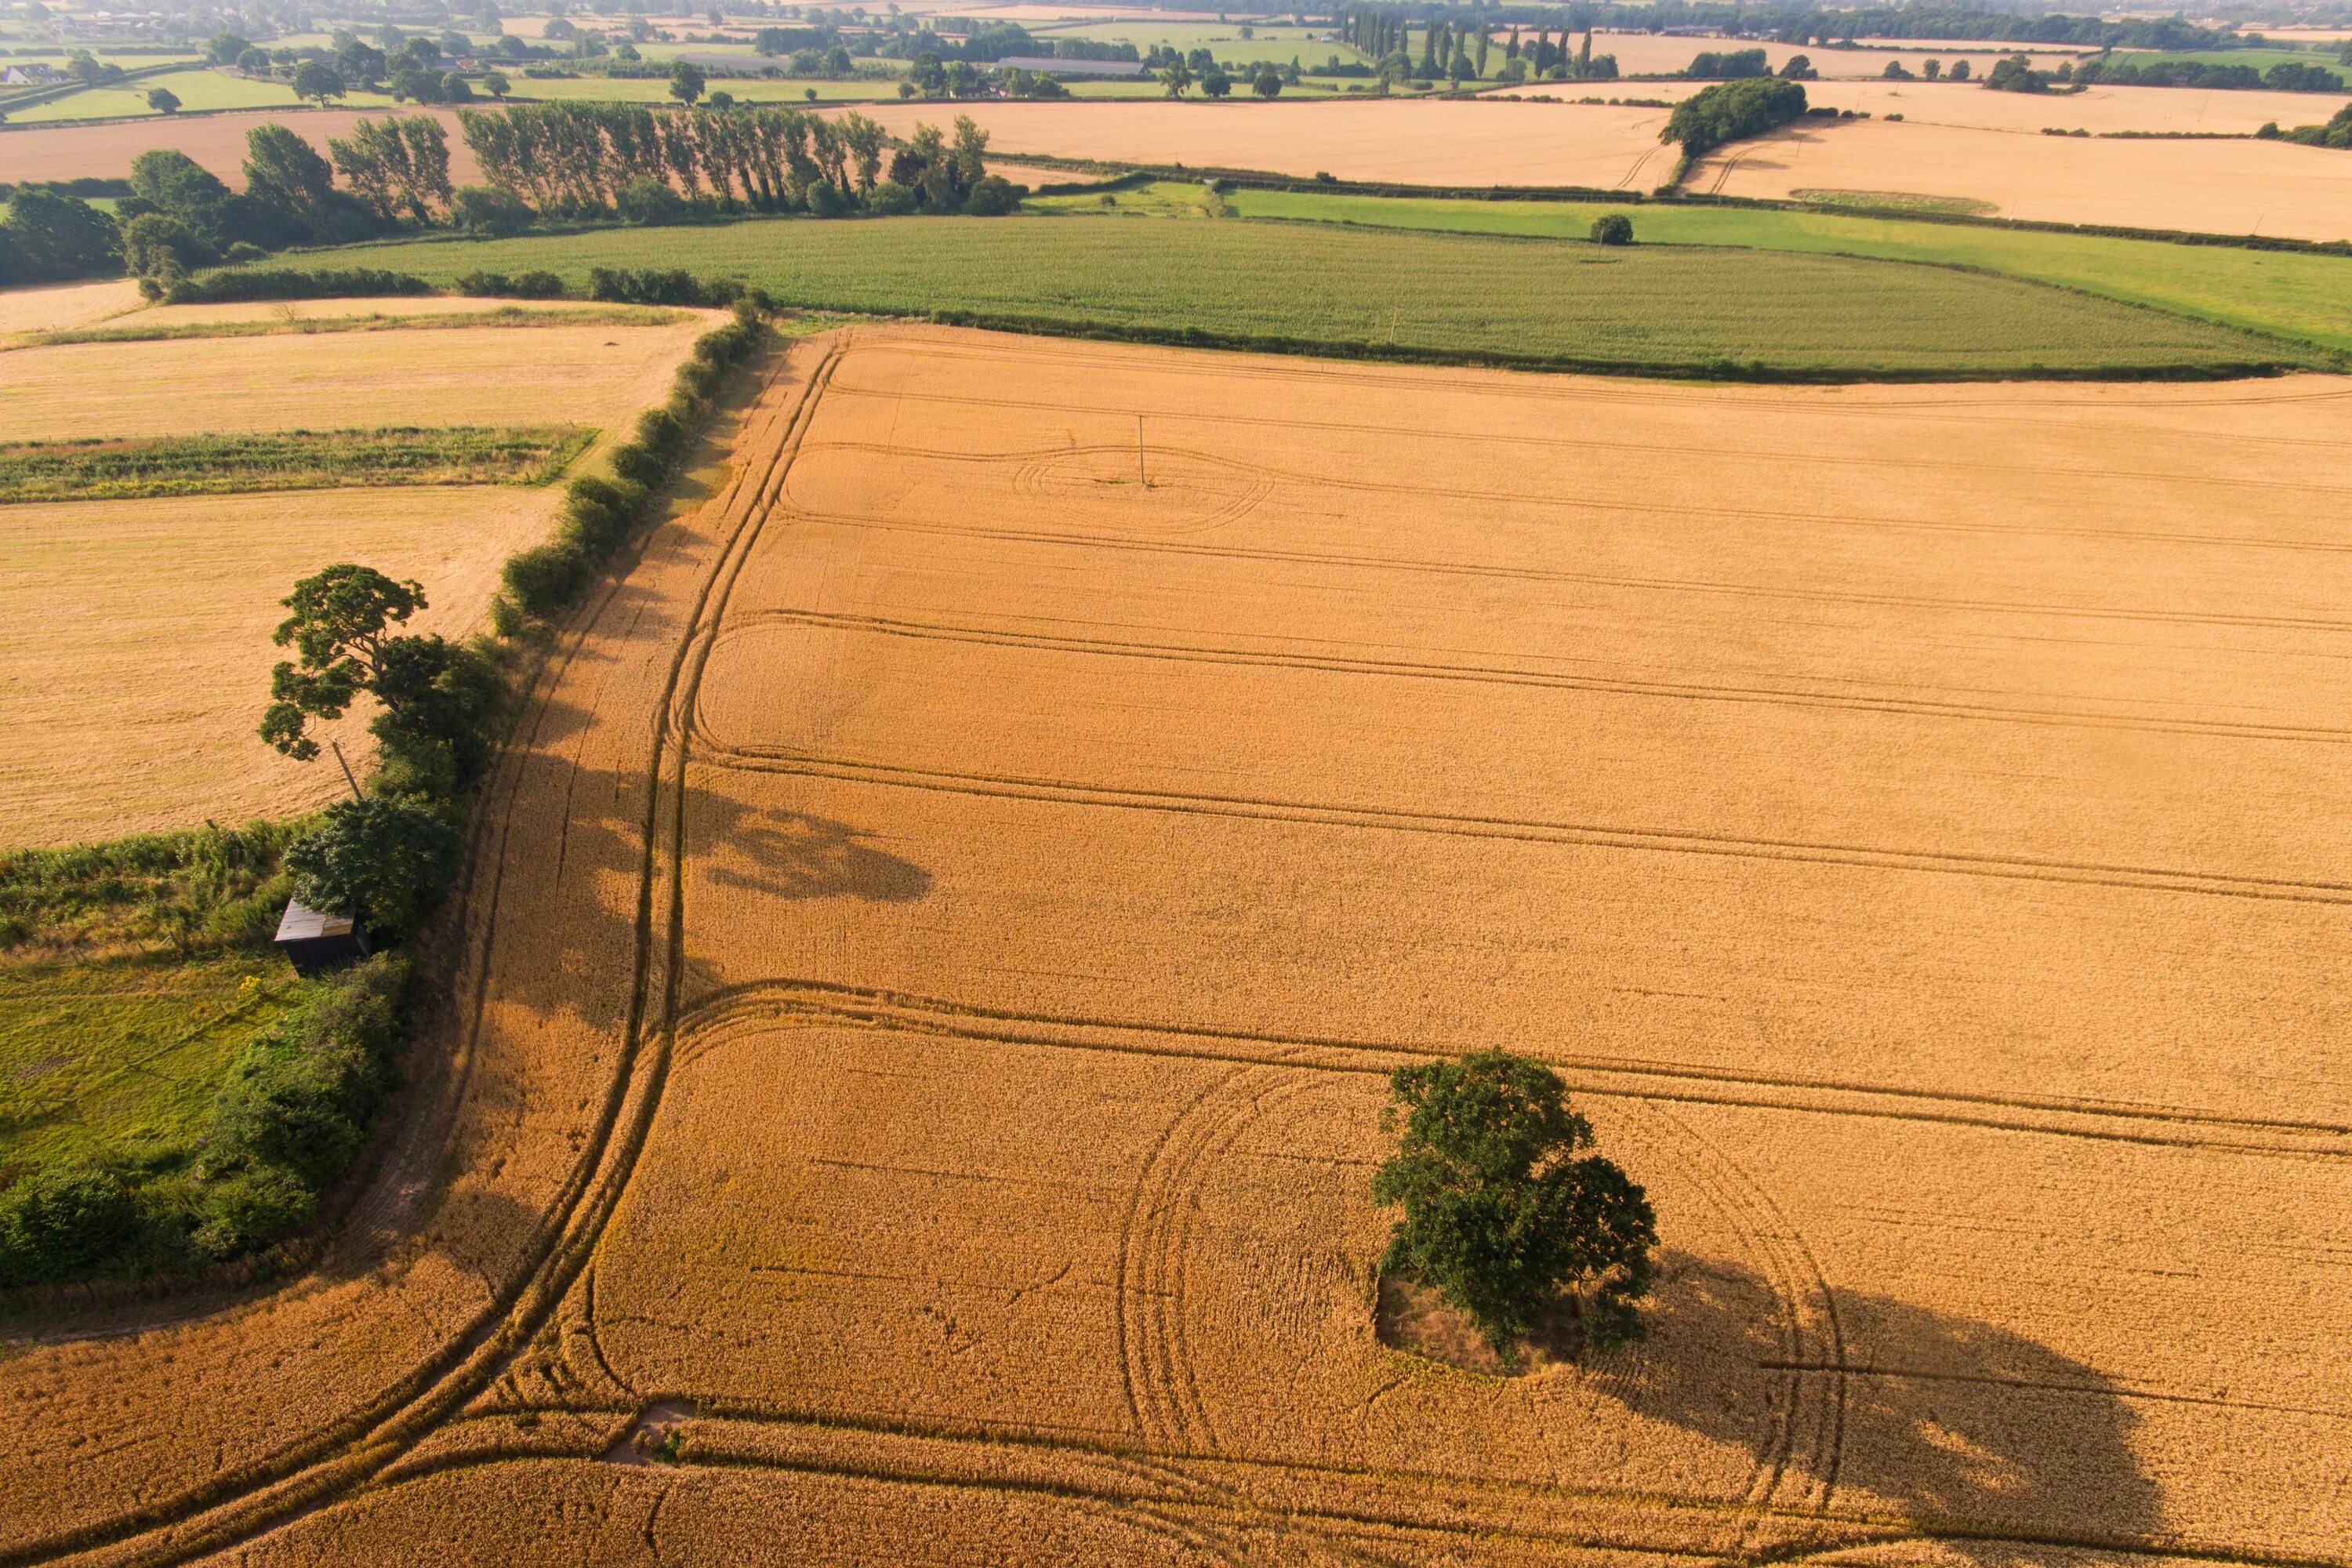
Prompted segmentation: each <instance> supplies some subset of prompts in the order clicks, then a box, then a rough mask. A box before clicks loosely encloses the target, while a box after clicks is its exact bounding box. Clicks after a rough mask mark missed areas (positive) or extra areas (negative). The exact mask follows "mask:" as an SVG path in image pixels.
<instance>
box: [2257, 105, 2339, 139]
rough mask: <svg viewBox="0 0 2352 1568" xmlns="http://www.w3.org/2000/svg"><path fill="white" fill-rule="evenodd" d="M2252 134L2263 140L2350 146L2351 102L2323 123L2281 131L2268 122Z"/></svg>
mask: <svg viewBox="0 0 2352 1568" xmlns="http://www.w3.org/2000/svg"><path fill="white" fill-rule="evenodd" d="M2254 134H2255V135H2257V136H2260V137H2262V138H2263V140H2265V141H2269V140H2272V139H2276V140H2278V141H2282V142H2300V143H2301V144H2303V145H2304V146H2305V147H2352V103H2347V104H2346V105H2345V106H2344V107H2343V108H2341V109H2339V110H2336V114H2335V117H2334V118H2333V119H2331V120H2329V121H2327V123H2326V124H2325V125H2298V126H2296V127H2295V128H2294V130H2292V131H2282V130H2280V129H2279V128H2278V126H2277V125H2275V124H2270V125H2265V126H2263V128H2262V129H2261V130H2260V131H2257V132H2254Z"/></svg>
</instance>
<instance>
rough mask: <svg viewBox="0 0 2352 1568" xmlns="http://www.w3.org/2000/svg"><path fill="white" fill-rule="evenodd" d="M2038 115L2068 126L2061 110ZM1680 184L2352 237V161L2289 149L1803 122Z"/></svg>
mask: <svg viewBox="0 0 2352 1568" xmlns="http://www.w3.org/2000/svg"><path fill="white" fill-rule="evenodd" d="M2144 90H2163V89H2144ZM2294 96H2296V97H2298V98H2300V97H2304V96H2306V95H2304V94H2299V93H2298V94H2295V95H2294ZM2319 101H2320V102H2322V103H2326V104H2333V103H2335V102H2336V100H2334V99H2327V98H2323V99H2320V100H2319ZM2046 112H2048V113H2049V114H2050V115H2051V116H2053V122H2055V121H2063V122H2065V123H2067V124H2070V125H2071V124H2072V123H2074V122H2073V121H2071V120H2068V118H2067V116H2066V115H2065V114H2064V113H2063V109H2062V104H2061V102H2060V101H2053V102H2051V103H2049V104H2048V105H2047V106H2046ZM1685 188H1686V189H1688V190H1692V191H1696V192H1703V193H1708V194H1714V195H1730V196H1762V197H1767V198H1775V199H1787V198H1789V197H1790V196H1793V195H1796V194H1797V193H1798V192H1800V191H1802V190H1809V189H1811V190H1837V191H1872V192H1883V193H1887V194H1890V195H1910V196H1940V197H1952V198H1958V199H1961V200H1966V201H1973V202H1982V203H1986V204H1989V205H1990V207H1991V208H1992V210H1994V211H1996V212H1998V213H1999V214H2000V216H2004V217H2016V218H2028V219H2034V220H2038V221H2043V222H2053V223H2081V224H2100V225H2108V226H2121V227H2135V228H2163V229H2181V230H2188V231H2191V232H2195V233H2200V234H2263V235H2275V236H2282V237H2288V238H2294V239H2318V240H2335V239H2346V238H2352V158H2346V157H2343V156H2340V155H2338V154H2337V152H2336V150H2335V149H2331V148H2325V147H2301V146H2296V145H2294V144H2292V143H2288V142H2255V141H2193V140H2183V141H2169V140H2153V139H2152V140H2128V139H2114V138H2100V137H2074V136H2064V137H2060V136H2041V135H2033V136H2026V135H2021V134H2019V133H2016V132H2005V131H1989V130H1979V129H1973V128H1968V127H1961V126H1953V125H1928V124H1918V125H1914V124H1912V123H1910V122H1909V121H1903V122H1901V123H1894V122H1890V121H1885V120H1868V121H1841V122H1839V123H1837V124H1835V125H1802V124H1801V125H1798V126H1796V127H1793V128H1791V129H1790V130H1786V131H1780V132H1774V133H1773V134H1771V135H1769V136H1765V137H1760V138H1759V139H1757V140H1755V141H1753V142H1736V143H1734V144H1732V145H1731V146H1729V147H1726V148H1723V149H1721V150H1719V151H1717V152H1716V153H1712V154H1710V155H1709V156H1708V157H1706V159H1704V160H1702V161H1701V162H1700V163H1698V164H1697V165H1696V167H1694V168H1693V169H1692V170H1691V172H1690V174H1689V177H1688V178H1687V180H1686V181H1685Z"/></svg>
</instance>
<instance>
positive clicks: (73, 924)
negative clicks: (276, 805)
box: [0, 826, 301, 1187]
mask: <svg viewBox="0 0 2352 1568" xmlns="http://www.w3.org/2000/svg"><path fill="white" fill-rule="evenodd" d="M285 837H286V829H285V828H284V827H282V826H279V827H271V826H256V827H251V828H245V829H236V830H229V831H225V832H214V831H205V832H193V833H173V834H163V835H157V836H155V837H145V838H129V839H122V840H120V841H118V842H115V843H111V844H102V845H92V846H86V847H80V848H73V849H52V850H27V851H25V852H22V853H19V854H15V855H0V1187H5V1186H6V1185H7V1184H9V1183H10V1182H12V1181H14V1180H15V1179H16V1177H17V1176H18V1175H19V1174H21V1173H23V1172H25V1171H26V1170H28V1169H30V1168H32V1167H34V1166H37V1165H41V1164H46V1163H51V1162H58V1163H64V1162H71V1161H76V1160H80V1159H84V1158H89V1157H91V1156H97V1155H120V1156H126V1157H129V1158H131V1159H133V1160H146V1159H151V1158H158V1157H161V1158H170V1157H172V1156H173V1153H174V1152H175V1151H184V1147H185V1145H186V1143H187V1141H188V1139H189V1138H190V1137H191V1136H192V1135H193V1134H194V1131H196V1130H197V1128H198V1127H200V1126H201V1125H202V1123H203V1121H204V1120H205V1116H206V1114H207V1113H208V1111H209V1110H210V1108H211V1105H212V1101H213V1097H214V1095H215V1092H216V1091H217V1089H218V1088H219V1084H220V1079H221V1075H222V1073H223V1071H224V1070H225V1069H226V1068H227V1066H228V1065H229V1063H230V1062H231V1061H232V1060H233V1059H234V1058H236V1054H237V1052H238V1051H239V1050H240V1049H241V1048H242V1047H244V1044H245V1042H246V1040H247V1037H249V1036H250V1035H251V1034H252V1032H253V1031H254V1030H255V1029H257V1028H258V1027H260V1026H263V1025H266V1024H268V1022H270V1021H271V1020H272V1019H273V1018H275V1017H276V1016H278V1014H279V1013H281V1012H283V1011H284V1010H285V1009H286V1008H287V1007H288V1006H289V1005H292V1003H293V1001H294V1000H295V999H296V998H297V997H298V996H299V994H301V985H300V983H298V982H296V981H295V980H294V978H293V976H292V974H291V973H289V970H288V968H287V965H286V963H285V961H284V960H282V959H280V958H279V957H278V955H277V954H276V952H274V951H272V949H271V948H270V945H269V934H270V931H271V929H272V927H273V926H274V925H275V923H276V920H277V914H278V909H279V907H280V906H282V905H283V904H284V902H285V899H286V889H285V886H284V884H283V882H282V880H279V879H275V872H276V869H277V855H278V847H279V846H280V845H281V844H282V843H283V842H284V839H285Z"/></svg>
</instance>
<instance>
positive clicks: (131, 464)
mask: <svg viewBox="0 0 2352 1568" xmlns="http://www.w3.org/2000/svg"><path fill="white" fill-rule="evenodd" d="M594 438H595V432H594V431H593V430H586V429H582V428H580V427H578V426H511V427H485V426H464V425H460V426H446V427H442V428H436V429H415V428H409V427H395V426H385V427H384V428H382V429H377V430H278V431H269V432H267V433H263V434H258V435H249V436H172V437H161V438H157V439H153V440H142V441H103V440H93V441H19V442H10V443H7V444H5V445H0V503H5V502H12V501H49V500H116V499H121V498H125V497H131V496H168V495H212V494H222V493H227V492H239V493H247V492H252V491H257V490H303V489H332V488H335V487H340V486H345V485H491V484H520V485H531V484H544V483H545V482H546V481H548V480H549V479H553V478H554V477H555V476H556V475H558V474H560V473H562V471H563V469H564V468H566V467H567V466H568V465H569V464H570V463H571V461H572V458H576V457H578V456H579V455H580V453H581V452H582V450H583V449H584V448H585V447H587V445H588V443H589V442H590V441H591V440H593V439H594Z"/></svg>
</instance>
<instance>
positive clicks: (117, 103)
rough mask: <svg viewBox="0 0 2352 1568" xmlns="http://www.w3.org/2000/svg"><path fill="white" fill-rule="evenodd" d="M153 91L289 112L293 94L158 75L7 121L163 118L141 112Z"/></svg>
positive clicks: (209, 78) (373, 95) (200, 105)
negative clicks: (160, 89)
mask: <svg viewBox="0 0 2352 1568" xmlns="http://www.w3.org/2000/svg"><path fill="white" fill-rule="evenodd" d="M159 87H165V88H169V89H172V90H173V92H175V93H177V94H179V97H180V107H181V108H182V109H184V110H198V109H290V108H292V107H294V105H295V103H296V101H297V100H296V99H295V97H294V89H292V88H291V87H289V86H288V85H287V84H286V83H284V82H282V81H249V80H247V79H245V78H244V77H235V76H224V75H222V74H221V73H220V72H218V71H215V70H184V71H163V72H161V73H160V74H158V75H155V76H151V77H142V78H141V79H139V80H137V81H134V82H129V83H126V84H124V85H123V86H121V87H92V88H85V89H82V90H81V91H79V92H71V93H68V94H67V95H66V96H65V97H63V98H58V99H52V100H50V101H48V102H47V103H37V104H35V105H33V107H32V108H30V109H20V110H16V111H14V112H12V113H11V114H10V115H9V116H8V123H10V124H11V125H47V124H52V123H54V122H56V121H61V120H115V119H121V118H124V117H127V116H134V115H137V116H146V117H149V118H152V119H155V120H161V119H163V118H164V116H163V115H161V114H158V113H156V111H155V110H152V109H150V108H148V107H147V95H148V94H149V93H150V92H152V91H153V90H154V89H157V88H159ZM335 101H336V103H337V104H338V105H340V106H341V107H342V108H346V109H388V108H390V107H392V99H391V97H390V96H389V95H388V94H385V93H381V92H350V93H346V94H344V95H343V96H342V97H341V98H340V99H338V100H335Z"/></svg>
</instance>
